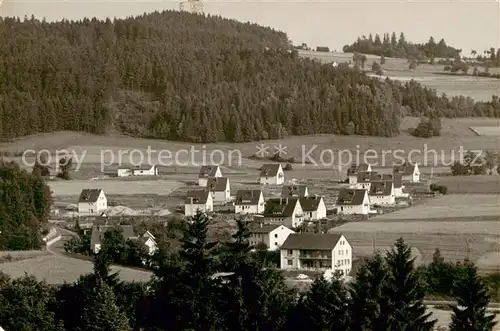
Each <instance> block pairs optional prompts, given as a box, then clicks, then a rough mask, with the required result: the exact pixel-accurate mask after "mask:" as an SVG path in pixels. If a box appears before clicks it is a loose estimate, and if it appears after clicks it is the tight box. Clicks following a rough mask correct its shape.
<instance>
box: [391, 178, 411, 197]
mask: <svg viewBox="0 0 500 331" xmlns="http://www.w3.org/2000/svg"><path fill="white" fill-rule="evenodd" d="M393 177H394V182H393V183H394V196H395V197H396V198H407V197H408V196H409V194H408V193H404V192H403V189H404V188H405V186H404V185H403V180H402V177H403V176H402V175H401V174H394V176H393Z"/></svg>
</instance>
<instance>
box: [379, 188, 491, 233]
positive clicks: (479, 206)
mask: <svg viewBox="0 0 500 331" xmlns="http://www.w3.org/2000/svg"><path fill="white" fill-rule="evenodd" d="M475 216H498V218H499V220H500V195H496V194H475V195H472V194H451V195H443V196H439V197H437V198H435V199H431V200H429V201H427V202H426V203H423V204H420V205H418V206H414V207H412V208H406V209H402V210H398V211H396V212H393V213H390V214H387V215H381V216H377V217H376V218H375V219H374V220H376V221H385V220H408V219H432V218H435V219H439V218H446V217H475ZM498 230H500V226H499V227H498ZM499 234H500V232H499Z"/></svg>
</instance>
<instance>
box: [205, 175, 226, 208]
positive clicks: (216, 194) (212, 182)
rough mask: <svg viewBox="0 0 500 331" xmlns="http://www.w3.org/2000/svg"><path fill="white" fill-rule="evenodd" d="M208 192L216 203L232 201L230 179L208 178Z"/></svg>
mask: <svg viewBox="0 0 500 331" xmlns="http://www.w3.org/2000/svg"><path fill="white" fill-rule="evenodd" d="M207 190H208V191H209V192H210V194H211V195H212V199H213V201H214V202H219V203H226V202H227V201H229V200H231V189H230V186H229V178H227V177H210V178H208V180H207Z"/></svg>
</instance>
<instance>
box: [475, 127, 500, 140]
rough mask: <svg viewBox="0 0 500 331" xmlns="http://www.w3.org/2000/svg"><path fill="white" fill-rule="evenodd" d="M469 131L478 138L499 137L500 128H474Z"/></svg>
mask: <svg viewBox="0 0 500 331" xmlns="http://www.w3.org/2000/svg"><path fill="white" fill-rule="evenodd" d="M470 129H471V130H472V131H474V133H476V134H477V135H478V136H495V137H498V136H500V126H479V127H477V126H474V127H471V128H470Z"/></svg>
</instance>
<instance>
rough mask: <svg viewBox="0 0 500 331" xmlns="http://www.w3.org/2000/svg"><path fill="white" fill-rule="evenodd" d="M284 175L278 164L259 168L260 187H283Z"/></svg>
mask: <svg viewBox="0 0 500 331" xmlns="http://www.w3.org/2000/svg"><path fill="white" fill-rule="evenodd" d="M284 182H285V173H284V172H283V168H282V167H281V164H279V163H270V164H264V165H263V166H262V167H261V168H260V184H261V185H283V183H284Z"/></svg>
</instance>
